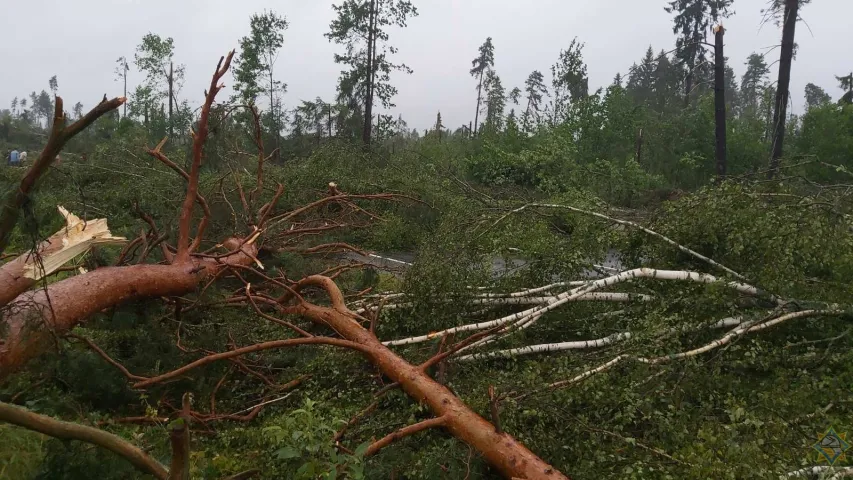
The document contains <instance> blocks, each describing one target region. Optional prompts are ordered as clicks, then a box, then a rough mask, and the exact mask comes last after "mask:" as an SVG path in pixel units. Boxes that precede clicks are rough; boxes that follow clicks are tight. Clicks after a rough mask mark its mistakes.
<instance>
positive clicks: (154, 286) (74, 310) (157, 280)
mask: <svg viewBox="0 0 853 480" xmlns="http://www.w3.org/2000/svg"><path fill="white" fill-rule="evenodd" d="M238 244H239V242H238V241H237V240H234V239H232V240H229V241H228V242H226V245H227V246H230V247H232V248H234V247H236V246H237V245H238ZM243 249H244V251H246V252H248V253H250V254H251V256H250V255H246V254H245V253H242V252H240V253H235V254H232V255H230V256H228V257H225V258H222V259H220V261H217V260H215V259H205V260H203V261H187V262H181V263H175V264H172V265H132V266H127V267H104V268H99V269H97V270H94V271H92V272H89V273H86V274H85V275H80V276H77V277H72V278H69V279H66V280H62V281H60V282H56V283H54V284H52V285H51V286H50V288H49V289H48V293H46V292H45V291H44V290H36V291H32V292H28V293H24V294H22V295H20V296H19V297H18V298H17V299H16V300H15V301H14V302H13V303H12V304H10V305H9V307H10V308H7V309H6V312H7V313H6V314H5V315H4V316H3V317H2V321H0V332H2V337H0V379H3V378H5V377H6V376H8V375H9V374H10V373H12V372H14V371H15V370H16V369H17V368H19V367H20V366H22V365H23V364H24V363H26V362H27V361H28V360H29V359H30V358H33V357H35V356H36V355H38V354H39V353H41V352H42V351H43V350H44V348H45V347H46V346H47V345H49V342H50V341H51V340H52V339H53V337H54V335H62V334H64V333H65V332H68V331H69V330H71V329H72V328H74V327H75V326H77V325H78V324H80V323H81V322H83V321H84V320H85V319H87V318H88V317H89V316H91V315H93V314H95V313H98V312H100V311H102V310H104V309H107V308H109V307H113V306H115V305H120V304H122V303H124V302H127V301H129V300H134V299H137V298H146V297H162V296H176V295H184V294H186V293H189V292H192V291H193V290H194V289H195V288H196V286H197V285H198V284H199V283H201V282H203V281H205V280H207V279H209V278H211V277H212V276H213V275H216V274H217V273H218V272H219V271H220V270H221V269H222V268H223V267H224V266H225V265H228V264H235V265H249V264H250V263H251V262H252V261H253V259H252V256H255V255H256V254H257V250H256V249H255V247H254V246H253V245H250V246H243ZM202 267H204V268H202Z"/></svg>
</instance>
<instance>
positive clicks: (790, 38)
mask: <svg viewBox="0 0 853 480" xmlns="http://www.w3.org/2000/svg"><path fill="white" fill-rule="evenodd" d="M799 8H800V2H799V0H785V12H784V16H783V22H784V23H783V26H782V51H781V54H780V55H781V56H780V58H779V78H778V81H777V82H776V99H775V101H774V104H775V109H774V110H773V144H772V147H771V148H772V150H771V154H770V169H769V172H768V174H767V176H768V178H773V177H775V176H776V174H777V173H778V171H779V166H780V163H781V160H782V146H783V144H784V141H785V119H786V116H787V111H788V95H789V92H788V89H789V86H790V84H791V63H793V59H794V32H795V29H796V27H797V15H798V13H799Z"/></svg>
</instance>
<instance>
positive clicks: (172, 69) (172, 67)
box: [169, 62, 175, 137]
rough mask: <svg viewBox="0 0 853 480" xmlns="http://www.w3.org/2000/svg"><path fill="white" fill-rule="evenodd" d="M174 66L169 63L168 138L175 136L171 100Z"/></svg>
mask: <svg viewBox="0 0 853 480" xmlns="http://www.w3.org/2000/svg"><path fill="white" fill-rule="evenodd" d="M174 66H175V64H174V63H173V62H169V136H170V137H174V136H175V123H174V122H173V121H172V98H174V97H173V95H174V87H173V85H174V82H175V75H174V74H175V72H174Z"/></svg>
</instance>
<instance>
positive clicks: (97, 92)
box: [0, 0, 853, 129]
mask: <svg viewBox="0 0 853 480" xmlns="http://www.w3.org/2000/svg"><path fill="white" fill-rule="evenodd" d="M766 1H767V0H735V3H734V7H735V11H736V13H735V15H734V16H733V17H732V18H730V19H729V20H728V21H726V23H725V25H726V28H727V34H726V49H727V50H726V54H727V56H728V57H729V58H730V62H731V65H732V67H733V68H734V69H735V72H736V73H737V74H738V75H740V74H742V73H743V70H744V65H743V63H744V61H745V59H746V57H747V55H748V54H749V53H750V52H752V51H757V52H764V51H766V49H767V48H768V47H771V46H772V45H774V44H776V43H778V41H779V40H778V38H779V31H778V29H777V28H776V27H775V25H773V24H772V23H770V24H767V25H764V27H763V28H762V29H761V30H760V31H759V25H760V22H761V12H760V10H761V9H762V8H763V7H764V6H765V5H766ZM332 3H333V2H332V0H322V1H314V0H278V1H273V0H171V1H166V0H111V1H110V0H74V1H59V0H27V1H13V0H0V4H2V11H3V17H4V19H6V21H5V22H3V23H4V38H5V39H6V41H4V42H2V43H0V60H2V62H0V65H2V74H3V76H2V78H3V81H2V82H0V102H2V103H0V105H2V107H0V108H8V106H9V102H10V101H11V99H12V98H13V97H15V96H18V97H27V96H28V94H29V93H30V92H31V91H33V90H36V91H40V90H42V89H45V90H47V87H48V79H49V78H50V77H51V76H52V75H57V76H58V80H59V94H60V95H61V96H62V97H63V99H64V100H65V102H66V105H67V106H68V107H67V109H69V110H70V106H71V105H73V104H74V103H76V102H77V101H80V102H82V103H83V105H84V107H87V108H88V107H91V106H92V105H93V104H94V103H95V102H97V101H98V100H99V99H100V98H101V96H102V95H103V94H104V93H105V92H106V93H107V94H108V95H110V96H114V95H120V94H121V85H120V84H119V83H118V82H115V81H114V80H113V77H114V75H113V70H114V68H115V60H116V59H117V58H118V57H120V56H122V55H124V56H127V57H128V59H129V60H131V61H132V58H133V53H134V49H135V47H136V45H137V44H138V43H139V41H140V39H141V38H142V36H143V35H144V34H145V33H147V32H149V31H151V32H154V33H157V34H159V35H161V36H164V37H166V36H171V37H173V38H174V39H175V45H176V58H175V60H176V62H178V63H184V64H186V66H187V77H186V83H185V86H184V89H183V90H182V91H181V93H180V98H181V99H187V100H189V101H190V102H191V103H192V104H194V105H197V104H198V103H199V102H200V100H201V97H202V95H203V89H204V88H206V85H207V84H208V82H209V81H210V75H211V73H212V71H213V68H214V67H215V65H216V61H217V60H218V59H219V56H220V55H222V54H224V53H225V52H227V51H228V50H229V49H231V48H236V47H237V42H238V39H239V38H240V37H242V36H243V35H245V34H246V33H247V31H248V25H249V16H250V15H251V14H252V13H254V12H259V11H262V10H264V9H272V10H275V11H277V12H278V13H280V14H283V15H285V16H286V17H287V19H288V21H289V22H290V28H289V30H288V31H287V32H286V34H285V47H284V49H283V51H282V53H281V56H280V58H279V62H278V64H277V66H276V67H277V70H278V74H277V77H278V78H279V79H280V80H282V81H284V82H286V83H287V84H288V85H289V89H288V93H287V95H286V96H285V98H284V101H285V103H286V106H287V107H291V106H293V105H295V104H297V103H298V102H299V100H302V99H306V100H308V99H313V98H314V97H317V96H321V97H323V98H324V99H330V98H331V97H332V96H333V95H334V91H335V84H336V81H337V76H338V72H339V71H340V67H339V66H338V65H336V64H335V63H334V62H333V60H332V55H333V53H334V52H335V51H336V50H338V47H337V46H336V45H333V44H330V43H329V42H328V40H326V38H324V37H323V34H324V33H325V32H326V31H328V25H329V22H330V20H331V19H332V16H333V12H332V9H331V4H332ZM414 3H415V4H416V6H417V7H418V10H419V12H420V16H419V17H417V18H414V19H412V20H411V21H410V22H409V27H408V28H407V29H405V30H401V31H394V32H392V38H391V40H392V43H393V44H394V45H395V46H397V47H399V49H400V52H399V53H398V55H397V57H396V59H397V60H401V61H403V62H405V63H407V64H408V65H409V66H410V67H412V68H413V69H414V74H412V75H396V76H395V77H394V83H395V85H396V86H397V87H398V88H399V91H400V94H399V95H398V96H397V97H396V99H395V102H396V104H397V107H396V108H395V109H394V110H393V113H394V115H396V114H397V113H402V114H403V118H404V119H406V120H407V121H408V122H409V125H410V126H413V127H417V128H418V129H422V128H424V127H427V126H429V125H431V124H432V123H433V121H434V119H435V113H436V111H438V110H441V113H442V118H443V120H444V124H445V126H448V127H451V128H456V127H458V126H459V125H461V124H463V123H464V124H467V123H468V122H469V121H470V120H471V119H472V117H473V115H474V102H475V100H476V96H475V95H476V93H475V91H474V87H475V86H476V84H475V82H474V80H473V79H472V78H471V77H470V76H469V74H468V70H469V69H470V68H471V59H472V58H473V57H474V56H475V55H476V52H477V47H478V46H479V45H480V44H481V43H482V42H483V40H484V39H485V38H486V37H487V36H491V37H493V39H494V44H495V59H496V61H495V68H496V70H497V71H498V73H499V75H500V76H501V78H502V80H503V82H504V86H506V87H507V89H508V90H509V89H511V88H512V87H514V86H518V87H523V83H524V80H525V78H527V75H528V74H529V73H530V71H532V70H534V69H538V70H541V71H542V72H543V73H545V75H546V79H549V78H550V73H549V67H550V65H552V64H553V63H554V62H555V60H556V58H557V55H558V53H559V51H560V49H561V48H565V47H566V46H568V44H569V43H570V42H571V40H572V38H573V37H575V36H577V37H578V38H579V40H580V41H582V42H584V43H585V44H586V47H585V49H584V58H585V60H586V62H587V64H588V72H589V77H590V86H591V87H592V89H595V88H597V87H599V86H604V85H607V84H609V83H610V82H611V80H612V79H613V77H614V75H615V74H616V73H617V72H622V73H625V72H627V70H628V68H629V67H630V65H631V64H632V63H633V62H637V61H639V60H640V59H641V58H642V56H643V54H644V53H645V50H646V48H647V47H648V46H649V45H650V44H651V45H652V46H653V47H654V49H655V51H656V52H659V51H660V50H661V49H666V50H669V49H671V48H672V46H673V45H674V43H675V37H674V35H673V34H672V27H671V25H672V22H671V16H670V15H669V14H667V13H666V12H665V11H664V10H663V6H664V4H665V0H586V1H579V0H528V1H527V2H519V1H504V0H466V1H463V0H414ZM802 16H803V17H804V18H805V20H806V22H807V24H808V27H810V29H811V31H810V30H809V28H807V27H806V24H803V23H800V24H798V26H797V42H798V44H799V45H800V49H799V52H798V56H797V60H796V61H795V63H794V67H793V72H792V81H791V91H792V94H793V104H794V109H795V111H801V110H802V104H803V95H802V92H803V88H804V87H805V85H806V83H809V82H812V83H815V84H817V85H819V86H821V87H823V88H824V89H826V90H827V91H828V92H829V93H830V94H831V95H832V96H833V98H838V97H839V96H840V94H841V91H840V90H839V89H838V88H837V85H836V84H837V82H836V81H835V78H834V76H833V75H840V74H842V73H844V72H849V71H850V70H853V59H850V58H849V55H848V49H849V45H850V41H851V39H853V34H851V31H850V29H851V26H850V19H851V18H853V1H851V0H819V1H816V2H813V3H812V4H810V5H808V6H806V7H805V8H804V9H803V11H802ZM9 39H13V40H12V41H9ZM776 58H778V49H777V50H775V51H773V52H771V53H770V54H769V55H768V63H771V62H773V61H775V59H776ZM845 60H846V62H845ZM777 68H778V67H777V66H775V65H774V66H773V67H772V76H773V77H775V74H776V69H777ZM141 79H142V76H141V75H140V74H139V73H138V72H136V71H135V69H134V68H133V67H132V70H131V75H130V79H129V87H128V88H129V90H130V89H131V88H132V86H133V85H136V84H137V83H138V82H139V81H140V80H141ZM230 80H231V79H230V78H229V82H226V83H232V82H231V81H230Z"/></svg>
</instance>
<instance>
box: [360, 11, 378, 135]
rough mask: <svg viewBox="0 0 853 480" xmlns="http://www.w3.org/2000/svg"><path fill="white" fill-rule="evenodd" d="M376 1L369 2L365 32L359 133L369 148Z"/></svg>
mask: <svg viewBox="0 0 853 480" xmlns="http://www.w3.org/2000/svg"><path fill="white" fill-rule="evenodd" d="M375 18H376V0H371V1H370V12H369V14H368V20H367V22H368V31H367V74H366V79H365V83H366V88H365V93H364V95H365V100H364V129H363V130H362V132H361V141H362V142H363V143H364V145H365V146H367V147H369V146H370V140H371V138H372V136H373V82H374V70H376V65H374V63H375V62H376V25H375V22H376V20H375Z"/></svg>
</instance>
